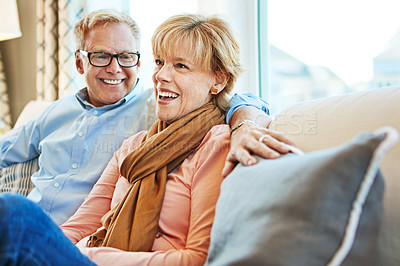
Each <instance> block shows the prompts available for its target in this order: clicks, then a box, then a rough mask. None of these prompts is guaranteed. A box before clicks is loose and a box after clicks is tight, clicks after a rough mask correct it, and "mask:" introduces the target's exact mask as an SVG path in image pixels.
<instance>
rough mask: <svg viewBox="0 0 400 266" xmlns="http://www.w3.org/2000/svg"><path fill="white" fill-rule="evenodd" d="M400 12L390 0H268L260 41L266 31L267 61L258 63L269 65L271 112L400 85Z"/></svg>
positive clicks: (397, 6)
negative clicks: (305, 103)
mask: <svg viewBox="0 0 400 266" xmlns="http://www.w3.org/2000/svg"><path fill="white" fill-rule="evenodd" d="M259 1H263V0H259ZM263 2H264V1H263ZM399 7H400V2H398V1H392V0H379V1H378V0H371V1H363V0H351V1H348V0H325V1H320V0H303V1H298V0H270V1H268V10H267V11H266V10H264V11H263V12H264V13H263V15H264V16H267V17H268V19H267V20H268V22H267V23H268V31H263V32H260V38H262V34H267V32H268V42H269V44H270V46H269V53H268V55H269V56H268V58H267V60H263V58H260V62H264V61H267V62H268V68H269V72H268V73H269V80H268V90H269V93H268V94H269V95H270V98H269V102H270V103H271V110H272V113H273V114H276V113H277V112H279V111H281V110H282V109H283V108H285V107H287V106H288V105H290V104H293V103H296V102H300V101H304V100H309V99H314V98H318V97H323V96H331V95H335V94H342V93H348V92H352V91H358V90H366V89H374V88H379V87H382V86H388V85H400V32H399V30H400V20H399V19H398V14H397V13H398V10H399ZM265 12H268V13H267V14H266V13H265ZM262 23H266V22H265V21H264V22H262ZM264 58H265V57H264ZM261 78H263V77H261ZM264 90H265V87H264ZM262 95H263V96H264V91H263V94H262Z"/></svg>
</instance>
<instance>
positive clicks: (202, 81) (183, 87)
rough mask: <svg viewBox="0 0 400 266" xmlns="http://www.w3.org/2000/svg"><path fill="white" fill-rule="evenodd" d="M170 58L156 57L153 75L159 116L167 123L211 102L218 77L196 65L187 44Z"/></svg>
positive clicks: (175, 51)
mask: <svg viewBox="0 0 400 266" xmlns="http://www.w3.org/2000/svg"><path fill="white" fill-rule="evenodd" d="M176 47H179V49H177V48H175V50H174V51H173V52H172V53H170V54H171V56H168V57H167V58H155V63H156V67H155V70H154V74H153V82H154V88H155V95H156V100H157V109H156V110H157V116H158V118H159V119H160V120H162V121H165V122H167V123H168V124H170V123H172V122H174V121H176V120H178V119H179V118H181V117H183V116H185V115H187V114H188V113H190V112H192V111H194V110H196V109H198V108H199V107H201V106H203V105H204V104H206V103H208V102H209V101H210V100H211V97H212V95H211V89H212V88H213V87H215V85H216V76H215V74H214V73H213V72H211V71H205V70H203V69H202V68H201V66H200V65H199V64H198V63H196V62H195V59H194V56H193V54H191V52H189V51H191V49H190V47H189V46H188V44H187V43H185V42H183V43H182V45H179V46H176Z"/></svg>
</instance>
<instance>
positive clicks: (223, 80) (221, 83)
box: [210, 71, 229, 95]
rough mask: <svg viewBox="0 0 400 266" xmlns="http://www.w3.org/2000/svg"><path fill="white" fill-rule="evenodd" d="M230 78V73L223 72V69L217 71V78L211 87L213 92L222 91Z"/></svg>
mask: <svg viewBox="0 0 400 266" xmlns="http://www.w3.org/2000/svg"><path fill="white" fill-rule="evenodd" d="M228 80H229V74H226V73H223V72H221V71H217V72H215V79H214V84H213V86H212V87H211V90H210V92H211V94H214V95H216V94H218V93H220V92H221V91H222V90H223V89H224V88H225V86H226V84H227V83H228Z"/></svg>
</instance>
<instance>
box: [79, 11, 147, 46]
mask: <svg viewBox="0 0 400 266" xmlns="http://www.w3.org/2000/svg"><path fill="white" fill-rule="evenodd" d="M109 23H126V24H127V25H128V26H129V28H130V29H131V31H132V34H133V37H135V40H136V47H137V49H138V51H140V29H139V26H138V25H137V23H136V21H134V20H133V19H132V18H131V17H130V16H128V15H126V14H124V13H122V12H119V11H116V10H111V9H101V10H97V11H93V12H92V13H90V14H89V15H87V16H85V17H84V18H82V19H81V20H80V21H79V22H78V23H77V24H76V25H75V28H74V36H75V42H76V49H78V50H81V49H84V47H83V46H84V44H85V43H84V41H85V34H86V33H87V32H88V31H90V30H92V29H93V28H94V26H96V25H104V26H106V25H107V24H109Z"/></svg>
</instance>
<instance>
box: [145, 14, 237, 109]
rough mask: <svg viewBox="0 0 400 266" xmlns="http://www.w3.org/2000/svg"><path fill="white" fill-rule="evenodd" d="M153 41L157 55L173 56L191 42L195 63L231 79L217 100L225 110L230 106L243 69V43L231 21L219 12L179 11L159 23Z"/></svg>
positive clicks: (215, 96)
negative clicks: (235, 85) (239, 41)
mask: <svg viewBox="0 0 400 266" xmlns="http://www.w3.org/2000/svg"><path fill="white" fill-rule="evenodd" d="M151 41H152V46H153V55H154V57H155V58H159V57H164V58H165V57H170V56H172V53H174V51H175V50H176V49H179V47H178V46H179V45H180V44H181V43H182V42H187V43H188V44H189V46H190V47H191V51H189V52H191V53H192V54H193V55H194V59H195V63H196V64H198V65H200V66H201V68H202V69H203V70H206V71H210V70H211V71H212V72H214V73H218V72H220V73H223V74H226V75H227V76H228V78H229V79H228V82H227V84H226V86H225V88H224V89H223V90H222V91H221V92H220V93H218V94H217V95H214V100H215V103H216V105H217V106H218V107H219V108H220V109H221V110H223V111H225V110H226V109H227V107H228V106H229V101H230V92H231V91H232V89H233V85H234V83H235V82H236V80H237V78H238V76H239V74H240V73H241V72H242V66H241V63H240V47H239V43H238V42H237V41H236V39H235V38H234V36H233V34H232V30H231V28H230V26H229V25H228V23H226V22H225V21H223V20H222V19H220V18H218V17H215V16H211V17H205V16H202V15H198V14H182V15H176V16H172V17H171V18H169V19H167V20H166V21H165V22H164V23H162V24H161V25H160V26H158V28H157V29H156V31H155V32H154V34H153V37H152V40H151Z"/></svg>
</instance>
